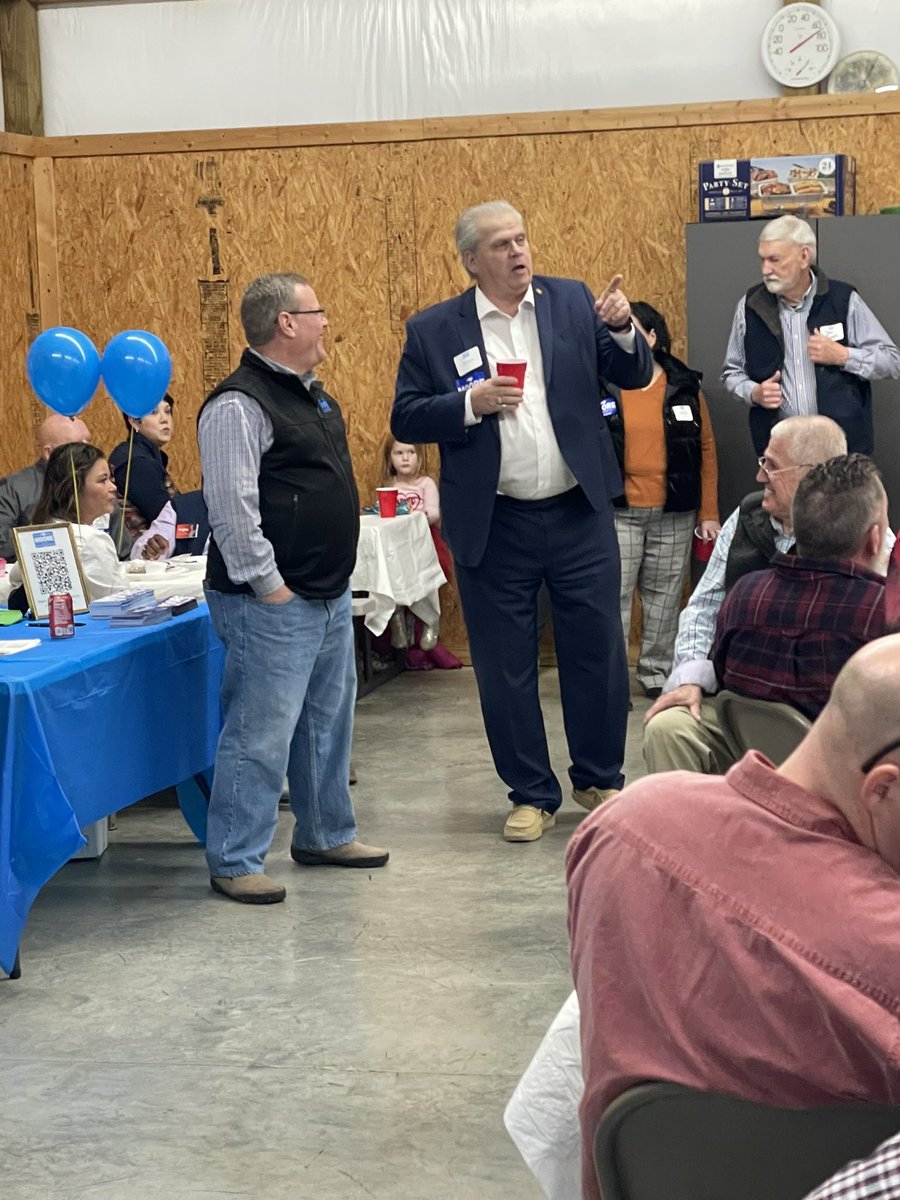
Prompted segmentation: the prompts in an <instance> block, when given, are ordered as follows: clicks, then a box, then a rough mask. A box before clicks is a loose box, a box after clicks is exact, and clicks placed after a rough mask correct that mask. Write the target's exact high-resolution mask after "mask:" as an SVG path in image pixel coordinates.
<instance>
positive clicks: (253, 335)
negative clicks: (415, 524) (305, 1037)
mask: <svg viewBox="0 0 900 1200" xmlns="http://www.w3.org/2000/svg"><path fill="white" fill-rule="evenodd" d="M241 322H242V324H243V326H244V333H245V334H246V337H247V342H248V344H249V345H248V349H246V350H245V351H244V354H243V357H242V358H241V363H240V366H239V367H238V369H237V370H236V371H234V372H233V373H232V374H231V375H229V376H228V378H227V379H224V380H223V381H222V383H220V384H219V386H218V387H217V388H216V389H215V390H214V391H213V392H212V393H211V395H210V396H208V397H207V399H206V401H205V403H204V405H203V407H202V408H201V410H200V416H199V423H198V436H199V441H200V455H201V460H202V465H203V494H204V497H205V499H206V503H207V506H208V509H209V521H210V527H211V529H212V539H211V541H210V546H209V557H208V560H207V578H206V596H207V602H208V604H209V610H210V616H211V617H212V621H213V624H214V626H215V629H216V632H217V633H218V635H219V637H220V638H221V639H222V641H223V642H224V643H225V650H226V658H225V678H224V681H223V686H222V715H223V728H222V734H221V737H220V738H219V746H218V750H217V753H216V769H215V777H214V780H213V787H212V794H211V796H210V802H209V823H208V830H207V838H206V858H207V862H208V864H209V871H210V882H211V884H212V887H213V890H214V891H217V892H220V893H222V894H223V895H225V896H228V897H229V898H230V899H232V900H237V901H239V902H240V903H242V904H275V903H277V902H278V901H279V900H283V899H284V897H285V889H284V888H283V887H282V886H281V884H279V883H277V882H275V881H274V880H272V879H270V878H268V876H266V875H264V874H263V865H264V862H265V856H266V853H267V851H268V849H269V846H270V845H271V843H272V838H273V836H274V834H275V828H276V825H277V823H278V800H279V797H280V795H281V789H282V784H283V781H284V777H285V775H287V778H288V784H289V787H290V795H291V808H292V809H293V813H294V818H295V821H296V824H295V826H294V832H293V837H292V839H291V857H292V858H293V859H294V861H295V862H297V863H302V864H304V865H306V866H342V867H366V868H371V867H381V866H383V865H384V864H385V863H386V862H387V860H388V853H387V851H386V850H380V849H378V848H377V847H374V846H364V845H362V844H361V843H360V842H358V841H357V840H356V819H355V817H354V813H353V805H352V803H351V801H350V794H349V791H348V780H349V776H350V740H351V736H352V732H353V706H354V702H355V699H356V663H355V654H354V645H353V626H352V616H351V610H350V587H349V583H350V574H351V572H352V570H353V566H354V563H355V561H356V542H357V538H358V536H359V497H358V495H357V491H356V484H355V483H354V480H353V468H352V465H351V463H350V453H349V450H348V448H347V437H346V432H345V429H344V421H343V418H342V417H341V412H340V409H339V408H338V405H337V402H336V401H335V400H334V399H333V398H332V397H331V396H329V395H328V394H327V393H326V392H325V391H324V389H323V388H322V385H321V384H320V383H319V382H318V380H317V379H316V377H315V374H314V368H315V367H316V366H318V364H319V363H320V362H321V361H322V359H323V358H324V357H325V347H324V342H323V339H324V335H325V330H326V328H327V326H328V321H327V319H326V317H325V310H324V309H323V308H321V307H320V306H319V302H318V300H317V299H316V294H315V292H314V291H313V289H312V287H311V286H310V284H309V283H308V281H307V280H306V279H304V278H303V276H302V275H289V274H280V275H264V276H262V277H261V278H260V279H256V280H254V282H253V283H251V284H250V286H249V287H248V288H247V290H246V291H245V292H244V296H243V299H242V301H241Z"/></svg>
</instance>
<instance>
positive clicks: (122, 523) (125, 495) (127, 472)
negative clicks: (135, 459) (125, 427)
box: [116, 425, 134, 554]
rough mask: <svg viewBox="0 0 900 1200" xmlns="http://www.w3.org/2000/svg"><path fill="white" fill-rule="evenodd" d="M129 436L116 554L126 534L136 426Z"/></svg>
mask: <svg viewBox="0 0 900 1200" xmlns="http://www.w3.org/2000/svg"><path fill="white" fill-rule="evenodd" d="M129 429H130V432H129V434H128V458H127V460H126V462H125V491H124V493H123V495H122V517H121V520H120V521H119V544H118V545H117V546H116V553H117V554H121V553H122V538H123V536H124V533H125V507H126V505H127V504H128V484H129V483H130V481H131V447H132V446H133V445H134V426H133V425H130V426H129Z"/></svg>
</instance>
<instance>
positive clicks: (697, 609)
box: [643, 416, 893, 772]
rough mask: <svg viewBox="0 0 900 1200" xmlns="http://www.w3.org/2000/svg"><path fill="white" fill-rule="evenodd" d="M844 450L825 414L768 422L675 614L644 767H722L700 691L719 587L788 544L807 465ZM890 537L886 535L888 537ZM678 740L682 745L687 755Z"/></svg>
mask: <svg viewBox="0 0 900 1200" xmlns="http://www.w3.org/2000/svg"><path fill="white" fill-rule="evenodd" d="M846 453H847V441H846V438H845V437H844V434H843V431H842V430H841V429H840V427H839V426H838V425H837V424H835V422H834V421H832V420H831V419H830V418H829V417H820V416H813V417H788V418H786V419H785V420H784V421H780V422H779V423H778V424H777V425H776V426H775V427H774V428H773V430H772V433H771V435H770V437H769V444H768V446H767V447H766V452H765V454H763V455H762V456H761V457H760V460H759V472H758V474H757V476H756V479H757V482H758V483H761V484H762V485H763V488H762V491H756V492H751V493H750V494H749V495H748V496H745V497H744V499H743V500H742V501H741V504H740V505H739V507H738V508H736V509H735V511H734V512H733V513H732V514H731V516H730V517H729V518H728V520H727V521H726V522H725V524H724V525H723V526H722V530H721V532H720V533H719V536H718V538H716V545H715V548H714V549H713V553H712V557H711V558H710V560H709V562H708V563H707V566H706V570H705V571H704V573H703V577H702V579H701V580H700V582H699V583H698V585H697V587H696V588H695V589H694V592H693V595H692V596H691V598H690V600H689V601H688V603H687V605H686V607H685V609H684V611H683V612H682V614H681V617H680V619H679V622H678V637H677V638H676V640H675V656H674V660H673V665H672V674H671V675H670V676H669V678H668V679H667V680H666V684H665V686H664V688H663V692H662V695H661V696H660V697H659V699H658V700H656V701H654V703H653V704H652V705H651V706H650V708H649V709H648V710H647V714H646V716H645V717H644V723H645V727H644V747H643V750H644V761H645V762H646V764H647V768H648V770H650V771H667V770H676V769H682V770H694V771H705V772H713V771H717V770H720V769H725V766H727V764H721V760H718V759H717V758H716V756H715V752H714V750H713V749H711V748H709V747H708V746H707V745H706V744H705V743H706V741H707V739H705V737H704V730H705V729H707V728H709V727H711V726H712V727H716V718H715V708H714V706H713V704H712V702H711V701H710V700H705V699H704V696H712V695H714V694H715V692H717V691H718V683H717V681H716V673H715V668H714V667H713V664H712V661H711V660H710V654H711V652H712V649H713V642H714V638H715V630H716V618H717V617H718V615H719V609H720V608H721V607H722V604H723V602H724V600H725V596H726V594H727V592H728V591H729V590H730V589H731V588H732V587H733V586H734V584H735V583H737V581H738V580H739V579H740V578H741V577H742V576H744V575H748V574H749V573H750V572H751V571H760V570H763V569H764V568H766V567H768V565H769V562H770V560H771V558H772V555H773V554H774V553H775V552H776V550H777V551H779V552H780V553H782V554H787V553H788V552H789V551H791V550H792V549H793V547H794V534H793V528H792V524H791V505H792V504H793V500H794V494H795V493H796V491H797V485H798V484H799V483H800V480H801V479H802V478H803V476H804V475H805V474H806V472H807V471H808V470H809V469H810V467H812V466H815V465H817V464H818V463H823V462H827V461H828V459H830V458H835V457H836V456H837V455H839V454H846ZM889 541H890V542H891V545H893V539H892V538H891V539H889ZM686 746H690V747H691V750H690V757H689V758H685V754H686V753H688V752H687V751H686V750H685V747H686Z"/></svg>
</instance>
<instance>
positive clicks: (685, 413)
mask: <svg viewBox="0 0 900 1200" xmlns="http://www.w3.org/2000/svg"><path fill="white" fill-rule="evenodd" d="M672 416H673V417H674V418H675V420H676V421H693V419H694V414H693V412H692V411H691V406H690V405H689V404H673V405H672Z"/></svg>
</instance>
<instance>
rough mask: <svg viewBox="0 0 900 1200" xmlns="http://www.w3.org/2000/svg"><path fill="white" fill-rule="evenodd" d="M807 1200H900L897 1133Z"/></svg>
mask: <svg viewBox="0 0 900 1200" xmlns="http://www.w3.org/2000/svg"><path fill="white" fill-rule="evenodd" d="M806 1200H900V1134H896V1135H895V1136H894V1137H892V1138H888V1140H887V1141H886V1142H882V1143H881V1145H880V1146H879V1147H878V1149H877V1150H875V1151H874V1153H872V1154H870V1155H869V1157H868V1158H863V1159H860V1160H858V1161H856V1162H852V1163H850V1164H849V1166H846V1167H844V1169H843V1170H842V1171H838V1173H837V1174H836V1175H832V1177H831V1178H830V1179H828V1180H826V1181H825V1183H823V1184H822V1186H821V1187H817V1188H816V1190H815V1191H814V1192H811V1193H810V1194H809V1195H808V1196H807V1197H806Z"/></svg>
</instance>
